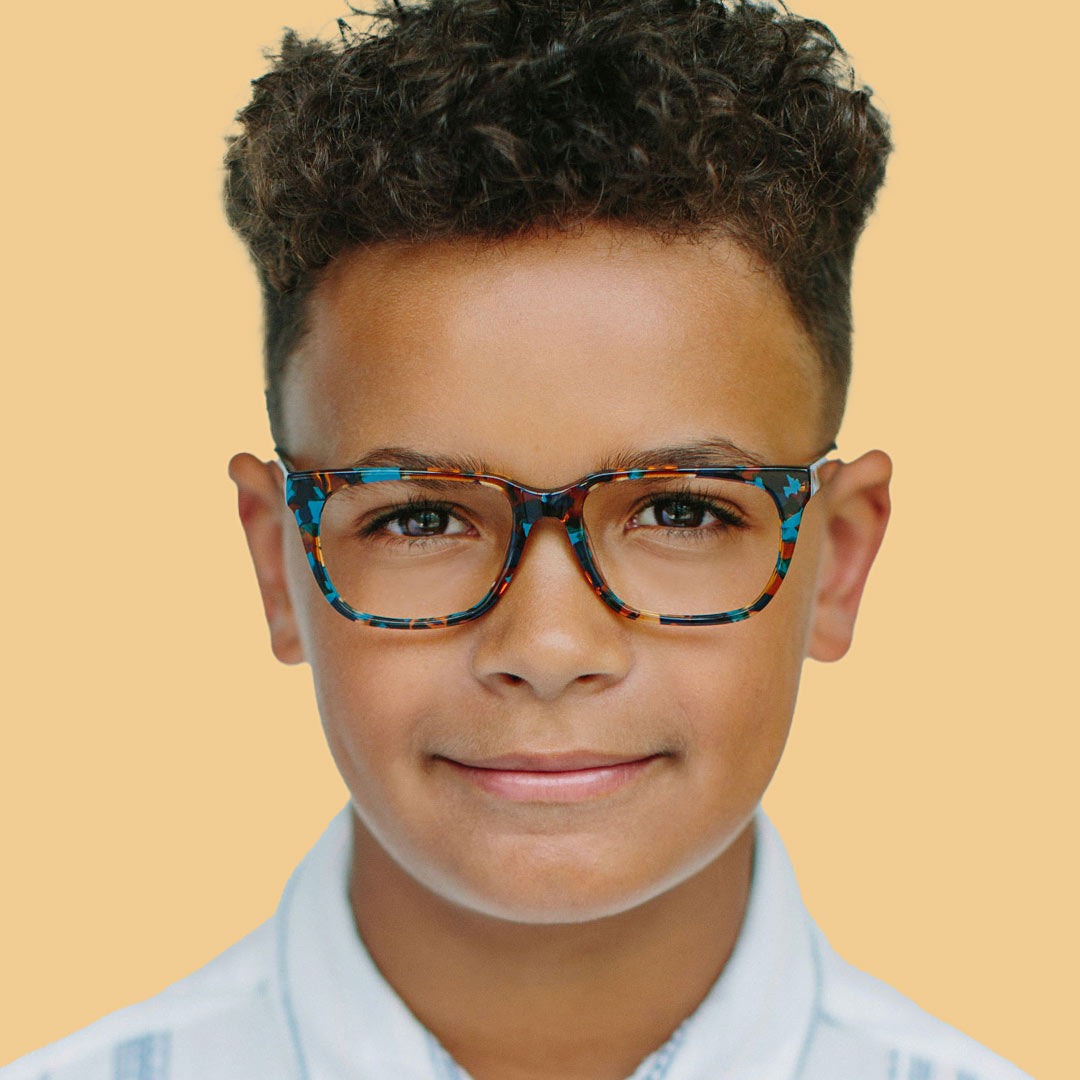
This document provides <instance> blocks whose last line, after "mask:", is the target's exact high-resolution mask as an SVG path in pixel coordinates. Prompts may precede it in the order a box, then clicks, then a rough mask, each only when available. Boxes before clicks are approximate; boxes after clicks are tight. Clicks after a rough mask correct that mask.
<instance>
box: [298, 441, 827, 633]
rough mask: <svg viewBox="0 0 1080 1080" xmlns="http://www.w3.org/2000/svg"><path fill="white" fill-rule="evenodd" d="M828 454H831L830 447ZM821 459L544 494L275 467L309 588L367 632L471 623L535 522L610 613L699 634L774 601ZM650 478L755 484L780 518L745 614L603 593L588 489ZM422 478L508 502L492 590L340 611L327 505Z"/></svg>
mask: <svg viewBox="0 0 1080 1080" xmlns="http://www.w3.org/2000/svg"><path fill="white" fill-rule="evenodd" d="M829 449H830V451H831V450H833V449H835V447H830V448H829ZM827 455H828V451H826V454H825V455H823V456H822V457H820V458H818V460H817V461H814V462H813V463H811V464H810V465H769V466H760V467H753V468H737V467H723V468H720V467H717V468H704V469H683V468H674V467H671V468H668V467H659V468H651V469H628V470H621V471H617V472H610V471H609V472H596V473H589V474H588V475H587V476H583V477H582V478H581V479H580V480H578V481H577V482H576V483H574V484H570V485H568V486H567V487H564V488H558V489H553V490H543V489H537V488H529V487H525V486H524V485H523V484H518V483H516V482H515V481H513V480H510V479H508V478H507V477H505V476H496V475H492V474H487V473H469V472H459V471H456V470H452V469H401V468H393V467H367V468H359V469H330V470H323V469H319V470H307V471H303V470H301V471H297V470H294V469H293V468H292V467H291V465H290V464H289V462H288V459H287V458H285V457H284V456H283V455H282V456H280V457H279V459H278V461H277V464H278V467H279V468H280V469H281V471H282V472H283V473H284V474H285V501H286V503H287V504H288V506H289V509H290V510H292V512H293V514H294V516H295V517H296V524H297V526H298V527H299V529H300V536H301V538H302V540H303V543H304V550H305V552H306V553H307V559H308V563H309V565H310V566H311V572H312V574H314V576H315V581H316V583H317V584H318V586H319V588H320V589H321V590H322V593H323V595H324V596H325V597H326V599H327V600H328V601H329V602H330V604H331V605H332V606H333V607H334V608H335V609H336V610H337V611H339V612H340V613H341V614H342V615H344V616H345V617H346V618H347V619H353V620H355V621H358V622H363V623H366V624H367V625H368V626H380V627H386V628H388V629H392V630H427V629H433V628H436V627H441V626H456V625H457V624H459V623H463V622H469V621H470V620H472V619H477V618H479V617H480V616H481V615H483V614H484V613H485V612H487V611H489V610H490V609H491V608H492V607H493V606H494V605H495V603H496V602H497V601H498V599H499V597H500V596H501V595H502V594H503V593H504V592H505V591H506V589H507V587H508V586H509V584H510V580H511V578H512V577H513V576H514V570H515V568H516V567H517V564H518V562H519V561H520V559H521V555H522V552H523V551H524V549H525V541H526V540H527V539H528V535H529V530H530V529H531V528H532V526H533V524H534V523H535V522H537V521H539V520H540V518H542V517H551V518H555V519H556V520H558V521H561V522H562V523H563V525H564V526H565V527H566V531H567V534H568V536H569V538H570V544H571V546H572V547H573V549H574V554H575V555H576V556H577V560H578V563H579V564H580V566H581V569H582V572H583V573H584V575H585V579H586V580H587V581H588V583H589V586H590V587H591V588H592V590H593V591H594V592H595V593H596V594H597V596H599V597H600V599H601V600H603V602H604V603H605V604H606V605H607V606H608V607H609V608H611V609H612V610H613V611H617V612H618V613H619V614H620V615H625V616H626V617H627V618H630V619H640V620H642V621H643V622H651V623H658V624H661V625H665V626H703V625H718V624H722V623H733V622H739V621H741V620H743V619H747V618H749V617H750V616H751V615H753V614H754V613H755V612H758V611H761V610H762V609H763V608H764V607H765V606H766V605H767V604H768V603H769V601H770V600H771V599H772V598H773V597H774V596H775V595H776V592H777V590H778V589H779V588H780V585H781V584H782V582H783V580H784V577H785V575H786V574H787V571H788V567H789V566H790V565H791V559H792V556H793V555H794V553H795V541H796V540H797V539H798V536H799V525H800V524H801V522H802V515H803V510H804V509H805V508H806V504H807V502H809V500H810V498H811V496H813V495H814V494H815V493H816V492H817V491H818V489H819V488H820V480H819V479H818V471H819V470H820V468H821V466H822V465H824V464H825V462H826V460H827ZM652 476H701V477H712V478H722V479H726V480H738V481H742V482H743V483H747V484H754V485H756V486H757V487H759V488H762V489H763V490H764V491H766V492H768V494H769V495H770V496H771V497H772V500H773V502H774V503H775V505H776V509H777V511H778V512H779V515H780V531H779V546H778V551H777V556H776V566H775V567H774V569H773V573H772V576H771V577H770V579H769V582H768V584H767V585H766V586H765V588H764V590H763V591H762V593H761V595H760V596H758V598H757V599H756V600H755V601H754V602H753V603H752V604H749V605H748V606H746V607H742V608H736V609H734V610H732V611H722V612H717V613H715V614H709V615H664V614H660V613H659V612H653V611H639V610H638V609H636V608H632V607H630V606H629V605H628V604H626V603H624V602H623V601H622V600H620V599H619V597H618V596H616V595H615V593H614V592H613V591H612V590H611V589H610V588H609V587H608V585H607V583H606V582H605V581H604V579H603V577H602V576H601V574H600V571H599V570H598V568H597V566H596V562H595V560H594V559H593V555H592V552H591V551H590V549H589V543H588V540H587V538H586V535H585V527H584V524H583V522H582V518H581V512H582V506H583V504H584V501H585V496H586V495H587V494H588V492H589V489H590V488H592V487H594V486H595V485H596V484H597V483H600V482H601V481H620V480H640V479H643V478H647V477H652ZM414 477H428V478H435V479H440V480H451V481H457V482H461V483H482V484H486V485H489V486H492V487H498V488H500V489H501V490H502V491H503V492H504V493H505V495H506V497H507V498H508V499H509V501H510V504H511V507H512V509H513V521H514V527H513V531H512V533H511V537H510V543H509V545H508V547H507V552H506V558H505V560H504V562H503V567H502V570H501V571H500V572H499V575H498V577H497V578H496V580H495V583H494V584H493V585H492V587H491V588H490V589H489V590H488V592H487V594H486V595H485V596H484V598H483V599H482V600H480V602H479V603H477V604H474V605H473V606H472V607H471V608H468V609H466V610H465V611H458V612H455V613H454V614H452V615H446V616H442V617H438V618H421V619H398V618H389V617H384V616H379V615H374V614H371V613H369V612H364V611H357V610H356V609H355V608H354V607H352V606H351V605H350V604H349V603H347V602H346V601H345V600H344V599H342V597H341V596H340V594H339V593H338V591H337V590H336V589H335V588H334V585H333V582H331V580H330V575H329V574H328V572H327V570H326V564H325V563H324V561H323V553H322V545H321V542H320V540H319V523H320V520H321V518H322V511H323V507H324V506H325V504H326V500H327V499H329V498H330V496H331V495H333V493H334V492H335V491H337V490H339V489H340V488H342V487H348V486H351V485H353V484H371V483H378V482H380V481H383V480H408V479H412V478H414Z"/></svg>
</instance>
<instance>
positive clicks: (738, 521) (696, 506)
mask: <svg viewBox="0 0 1080 1080" xmlns="http://www.w3.org/2000/svg"><path fill="white" fill-rule="evenodd" d="M634 524H635V525H637V526H642V527H646V528H649V527H652V528H657V527H659V528H664V529H698V528H701V527H702V526H712V525H721V526H725V525H726V526H738V525H742V524H743V519H742V516H741V515H740V514H738V513H737V512H736V511H735V510H734V509H733V508H732V507H727V506H720V505H718V504H716V503H712V502H708V501H706V500H704V499H700V498H694V497H692V496H688V495H668V496H665V497H664V498H660V499H654V500H653V501H652V502H651V503H649V504H648V505H647V506H645V507H643V508H642V509H641V510H640V511H639V512H638V513H637V514H636V515H635V517H634Z"/></svg>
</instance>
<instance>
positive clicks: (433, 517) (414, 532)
mask: <svg viewBox="0 0 1080 1080" xmlns="http://www.w3.org/2000/svg"><path fill="white" fill-rule="evenodd" d="M445 518H446V512H445V511H444V510H418V511H417V512H416V513H415V514H410V515H409V517H408V518H407V520H406V522H405V533H406V535H408V536H429V535H430V534H431V533H433V532H438V531H439V530H440V529H442V528H443V526H444V525H445ZM414 525H415V526H416V528H415V529H414V528H413V526H414Z"/></svg>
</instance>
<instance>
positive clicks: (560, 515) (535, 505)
mask: <svg viewBox="0 0 1080 1080" xmlns="http://www.w3.org/2000/svg"><path fill="white" fill-rule="evenodd" d="M584 496H585V492H584V491H582V490H581V489H580V488H576V487H574V488H564V489H563V490H561V491H534V490H532V489H530V488H519V489H518V498H519V502H518V513H519V514H520V519H521V529H522V532H524V534H525V535H526V536H528V535H529V530H530V529H531V528H532V527H533V525H535V524H536V523H537V522H538V521H539V520H540V519H541V518H545V517H549V518H555V520H556V521H561V522H562V523H563V525H566V526H567V531H568V532H571V531H572V530H571V529H570V521H571V519H572V518H574V517H577V516H579V515H580V511H581V503H582V500H583V498H584ZM573 531H576V530H573Z"/></svg>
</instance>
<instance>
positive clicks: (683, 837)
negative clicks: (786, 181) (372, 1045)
mask: <svg viewBox="0 0 1080 1080" xmlns="http://www.w3.org/2000/svg"><path fill="white" fill-rule="evenodd" d="M310 327H311V332H310V335H309V337H308V339H307V340H306V342H305V344H304V346H303V348H302V350H301V352H300V353H299V354H298V355H297V357H296V358H295V360H294V361H293V362H292V366H291V367H290V369H289V372H288V374H287V377H286V384H285V391H286V392H285V395H284V396H285V401H286V405H285V413H284V428H285V432H286V438H287V449H288V453H289V454H290V456H291V458H292V461H293V464H294V466H295V467H296V468H298V469H313V468H334V467H339V468H341V467H345V466H347V465H349V464H350V463H352V462H353V461H355V460H356V459H358V458H360V457H362V456H366V455H368V454H369V453H370V452H371V451H373V450H375V449H377V448H382V447H390V448H399V449H401V448H404V449H407V450H412V451H419V452H421V453H425V454H432V455H462V456H464V455H468V456H471V457H472V458H477V459H482V460H483V461H484V462H485V464H486V467H487V469H488V470H490V471H492V472H495V473H498V474H501V475H504V476H507V477H510V478H512V479H514V480H517V481H519V482H521V483H523V484H526V485H528V486H531V487H535V488H556V487H561V486H564V485H567V484H569V483H571V482H573V481H575V480H577V479H578V478H579V477H581V476H583V475H585V474H586V473H589V472H591V471H595V470H597V469H599V468H600V467H601V462H603V461H604V459H606V458H609V457H612V456H613V455H615V454H617V453H619V452H622V451H627V450H649V449H652V448H659V447H670V446H675V445H680V444H686V443H692V442H700V441H704V440H720V439H722V440H727V441H729V442H730V443H732V444H734V445H735V446H737V447H739V448H741V449H742V450H743V451H745V452H746V453H748V454H751V455H753V456H754V457H756V458H757V459H759V460H760V462H761V463H764V464H788V465H791V464H802V463H808V462H810V461H812V460H813V459H814V458H815V457H817V456H818V455H819V454H820V453H821V452H822V450H823V443H824V444H826V445H827V443H828V433H826V432H824V431H823V430H822V427H821V420H820V418H821V416H822V415H823V412H824V410H823V402H822V395H823V393H824V384H823V379H822V376H821V373H820V368H819V361H818V360H817V358H816V357H815V355H814V353H813V350H812V349H811V347H810V346H809V344H808V341H807V338H806V336H805V334H804V332H803V331H802V330H801V329H800V328H799V326H798V324H797V322H796V321H795V319H794V317H793V316H792V314H791V312H790V309H789V307H788V304H787V301H786V298H785V295H784V293H783V291H782V290H781V289H780V288H779V287H778V286H777V285H776V284H775V283H774V282H773V281H772V279H771V278H770V277H769V276H768V275H767V274H765V273H762V272H760V271H757V270H755V269H754V268H753V266H752V264H751V262H750V261H749V259H748V257H747V256H745V255H744V253H743V252H742V251H741V249H739V248H737V247H735V246H734V245H731V244H730V243H727V242H719V241H718V242H710V243H700V244H688V243H683V242H678V243H675V244H671V245H664V244H662V243H660V242H658V241H656V240H654V239H652V238H651V237H649V236H647V235H645V234H642V233H639V232H637V231H634V230H620V231H618V232H612V231H610V230H608V229H605V228H602V227H593V228H590V229H588V230H586V231H585V232H584V233H583V234H581V235H580V236H574V237H569V236H563V237H560V238H546V239H544V238H530V239H526V240H515V241H510V242H507V243H505V244H501V245H492V246H487V247H483V248H482V247H479V246H476V245H469V244H464V243H456V244H452V243H445V244H442V243H440V244H426V245H413V246H409V245H383V246H379V247H376V248H374V249H371V250H369V251H367V252H363V253H353V254H350V255H348V256H346V257H343V258H341V259H339V260H338V261H337V262H336V263H335V264H334V265H333V266H332V268H331V269H330V271H329V272H328V273H327V275H326V276H325V277H324V279H323V280H322V282H321V283H320V285H319V287H318V289H317V290H316V292H315V294H314V295H313V297H312V300H311V307H310ZM879 459H880V460H879ZM868 460H870V462H871V465H870V466H867V465H866V464H865V463H866V462H867V461H868ZM386 463H388V464H389V463H391V459H387V462H386ZM658 463H660V462H658ZM707 463H709V464H716V463H717V462H716V461H710V462H707ZM733 463H737V459H733ZM233 467H234V478H236V479H237V480H238V483H239V485H240V490H241V511H242V516H243V517H244V521H245V526H246V527H247V530H248V536H249V541H250V543H251V547H252V552H253V555H254V557H255V561H256V568H257V570H258V572H259V578H260V585H261V587H262V591H263V597H264V602H265V604H266V608H267V614H268V618H269V621H270V624H271V630H272V639H273V644H274V649H275V652H276V654H277V655H278V656H279V658H280V659H283V660H286V661H291V662H295V661H298V660H302V659H303V660H307V661H308V662H309V663H310V664H311V667H312V671H313V675H314V681H315V688H316V693H317V697H318V702H319V709H320V713H321V716H322V721H323V725H324V728H325V731H326V735H327V738H328V741H329V744H330V747H331V750H332V752H333V755H334V757H335V760H336V762H337V765H338V767H339V769H340V770H341V773H342V775H343V777H344V779H345V782H346V784H347V785H348V788H349V791H350V792H351V796H352V802H353V804H354V806H355V809H356V813H357V815H358V817H359V819H360V820H361V821H362V822H363V824H364V826H366V828H367V829H368V831H369V832H370V833H371V834H372V836H373V837H375V838H376V839H377V841H378V842H379V843H380V844H381V846H382V847H383V848H384V849H385V851H386V852H387V853H388V854H389V855H390V856H391V857H392V859H393V860H394V861H395V862H396V863H397V864H398V865H399V866H400V867H401V868H403V869H404V870H405V871H406V872H407V873H408V874H409V875H411V876H412V878H414V879H415V880H416V881H418V882H420V883H421V884H422V885H424V886H426V887H427V888H428V889H430V890H433V891H434V892H436V893H437V894H439V895H441V896H443V897H445V898H446V899H449V900H451V901H453V902H456V903H458V904H462V905H465V906H466V907H468V908H471V909H473V910H476V911H479V912H483V913H487V914H490V915H494V916H499V917H503V918H508V919H513V920H518V921H524V922H562V921H579V920H585V919H591V918H596V917H599V916H603V915H608V914H614V913H616V912H619V911H622V910H626V909H628V908H630V907H632V906H634V905H637V904H640V903H643V902H644V901H646V900H648V899H650V898H652V897H654V896H657V895H658V894H660V893H661V892H662V891H664V890H666V889H668V888H671V887H672V886H674V885H676V884H677V883H679V882H680V881H683V880H685V879H686V878H688V877H689V876H690V875H692V874H694V873H695V872H696V871H698V870H700V869H702V868H703V867H704V866H705V865H707V864H708V863H709V862H710V861H712V860H713V859H715V858H716V857H717V856H719V855H720V854H721V853H722V852H723V851H724V850H725V849H727V848H728V846H729V845H730V844H731V843H732V841H733V840H734V839H735V838H736V837H737V836H738V835H739V834H740V833H741V832H742V831H743V830H744V828H745V827H746V826H747V824H748V822H749V820H750V818H751V816H752V814H753V812H754V809H755V807H756V805H757V803H758V801H759V800H760V798H761V795H762V793H763V792H764V790H765V788H766V785H767V784H768V782H769V779H770V777H771V776H772V774H773V771H774V769H775V768H776V765H777V763H778V761H779V759H780V754H781V751H782V749H783V746H784V742H785V739H786V737H787V733H788V728H789V725H790V721H791V716H792V711H793V708H794V704H795V697H796V691H797V688H798V682H799V673H800V668H801V665H802V662H803V659H804V657H805V656H806V655H807V654H808V653H809V654H812V655H818V656H820V657H821V658H822V659H832V658H834V657H835V656H838V655H840V654H841V653H842V652H843V651H844V649H845V648H846V646H847V639H848V638H849V637H850V623H851V621H852V620H853V618H854V611H855V606H856V605H857V602H858V593H859V591H861V587H862V582H863V580H864V579H865V573H866V570H867V569H868V568H869V564H870V560H871V559H872V558H873V552H874V550H876V547H877V543H878V542H879V541H880V534H881V531H883V529H884V517H885V516H887V498H886V497H885V495H884V494H883V492H884V490H885V485H886V484H887V480H888V467H887V459H886V458H884V455H869V456H868V458H864V459H861V461H860V462H856V463H854V464H852V465H846V466H830V467H827V468H826V469H825V470H823V476H824V478H825V488H824V489H823V491H822V492H821V493H820V494H819V495H817V496H815V498H814V499H812V500H811V501H810V503H809V506H808V508H807V511H806V513H805V514H804V522H803V525H802V528H801V532H800V536H799V541H798V545H797V549H796V554H795V558H794V561H793V563H792V567H791V570H790V572H789V574H788V576H787V578H786V579H785V581H784V584H783V587H782V588H781V589H780V591H779V593H778V594H777V596H776V597H775V599H774V600H773V601H772V602H771V604H770V605H769V606H768V607H767V608H766V609H765V610H764V611H762V612H760V613H759V614H756V615H754V616H752V617H751V618H750V619H748V620H746V621H744V622H739V623H734V624H731V625H719V626H700V627H695V626H657V625H653V624H647V623H644V622H636V621H634V620H631V619H627V618H625V617H624V616H621V615H619V614H618V613H616V612H614V611H612V610H609V609H608V608H607V607H606V606H605V605H604V604H603V603H602V602H601V601H600V600H599V599H598V598H597V596H596V594H595V593H594V592H593V591H592V589H591V587H590V586H589V584H588V582H587V581H586V580H585V578H584V576H583V574H582V572H581V570H580V568H579V566H578V564H577V562H576V561H575V557H574V554H573V551H572V549H571V546H570V543H569V540H568V537H567V534H566V531H565V529H564V528H563V526H562V525H561V524H560V523H558V522H557V521H555V520H553V519H550V518H545V519H542V520H541V521H540V522H539V523H537V524H536V525H535V526H534V527H533V528H532V531H531V532H530V534H529V538H528V543H527V545H526V548H525V552H524V555H523V556H522V560H521V562H520V564H519V566H518V569H517V571H516V574H515V576H514V579H513V581H512V583H511V584H510V587H509V589H508V590H507V591H506V592H505V593H504V594H503V596H502V598H501V599H500V600H499V602H498V604H497V605H496V606H495V607H494V608H493V609H492V610H490V611H489V612H487V613H486V614H485V615H483V616H482V617H480V618H479V619H476V620H474V621H472V622H468V623H464V624H462V625H458V626H455V627H452V628H441V629H429V630H390V629H385V628H373V627H370V626H366V625H364V624H363V623H360V622H351V621H349V620H347V619H346V618H344V617H343V616H341V615H340V614H339V613H338V612H336V611H335V610H333V609H332V608H331V606H330V605H329V604H328V603H327V602H326V599H325V598H324V597H323V595H322V594H321V592H320V591H319V589H318V588H317V586H316V584H315V582H314V580H313V578H312V575H311V573H310V570H309V568H308V566H307V563H306V560H305V556H304V552H303V549H302V546H301V543H300V538H299V534H298V531H297V529H296V526H295V523H294V521H293V519H292V516H291V514H290V513H289V512H288V511H287V510H286V509H285V508H284V506H283V501H282V496H281V490H280V489H281V482H280V475H279V474H278V473H277V472H276V470H274V469H273V468H272V467H271V466H269V465H266V464H264V463H257V462H255V460H254V459H252V458H250V457H249V456H247V455H244V456H242V457H241V458H238V459H234V463H233ZM860 469H861V470H862V471H861V473H860V471H859V470H860ZM844 470H855V476H854V479H850V478H849V480H848V481H846V482H845V480H844V479H843V477H841V476H839V475H838V474H842V473H843V472H844ZM845 483H846V486H845ZM849 489H850V491H849ZM856 489H857V494H851V493H850V492H854V491H856ZM871 489H873V491H875V492H876V493H877V494H876V496H875V497H876V498H877V501H878V506H877V510H876V516H874V515H873V514H868V513H867V512H866V508H867V505H868V503H867V499H868V498H869V496H867V495H866V492H867V491H870V490H871ZM858 493H861V494H858ZM859 499H861V500H862V501H861V502H860V501H859ZM871 501H872V499H871ZM882 505H883V506H884V510H882V508H881V507H882ZM853 508H854V509H853ZM856 511H858V512H856ZM871 517H873V519H874V522H875V523H876V524H874V525H873V527H871V526H869V525H867V524H866V522H867V521H869V520H870V518H871ZM852 522H854V525H853V524H852ZM860 522H862V524H860ZM838 523H839V524H838ZM841 526H843V527H841ZM860 528H861V529H862V533H860V532H859V530H860ZM853 531H854V534H855V540H852V533H853ZM860 536H862V540H860V539H859V537H860ZM860 545H861V546H860ZM852 562H853V563H854V564H855V569H854V570H853V569H852V568H851V565H849V564H851V563H852ZM568 752H590V753H594V754H600V755H605V756H608V757H610V758H612V759H616V760H618V761H633V760H638V759H650V758H651V760H650V761H648V763H647V764H646V765H645V767H643V768H642V769H640V770H638V771H637V773H636V775H635V776H634V778H633V779H632V780H630V781H629V782H626V783H624V784H623V785H622V786H620V787H618V788H617V790H614V791H611V792H609V793H607V794H596V795H593V796H590V797H588V798H585V799H579V800H576V801H561V800H558V799H556V800H555V801H544V802H541V801H528V800H526V801H521V800H520V799H510V798H506V797H503V796H501V795H497V794H492V793H490V792H489V791H488V790H485V789H483V788H481V787H480V786H479V785H478V784H477V783H476V780H475V778H476V776H477V773H476V772H475V771H470V770H468V769H462V768H460V767H459V766H458V765H455V764H454V762H459V763H460V762H472V763H474V764H475V763H480V762H485V761H490V760H491V759H493V758H496V757H501V756H504V755H525V754H529V755H553V754H566V753H568Z"/></svg>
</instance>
